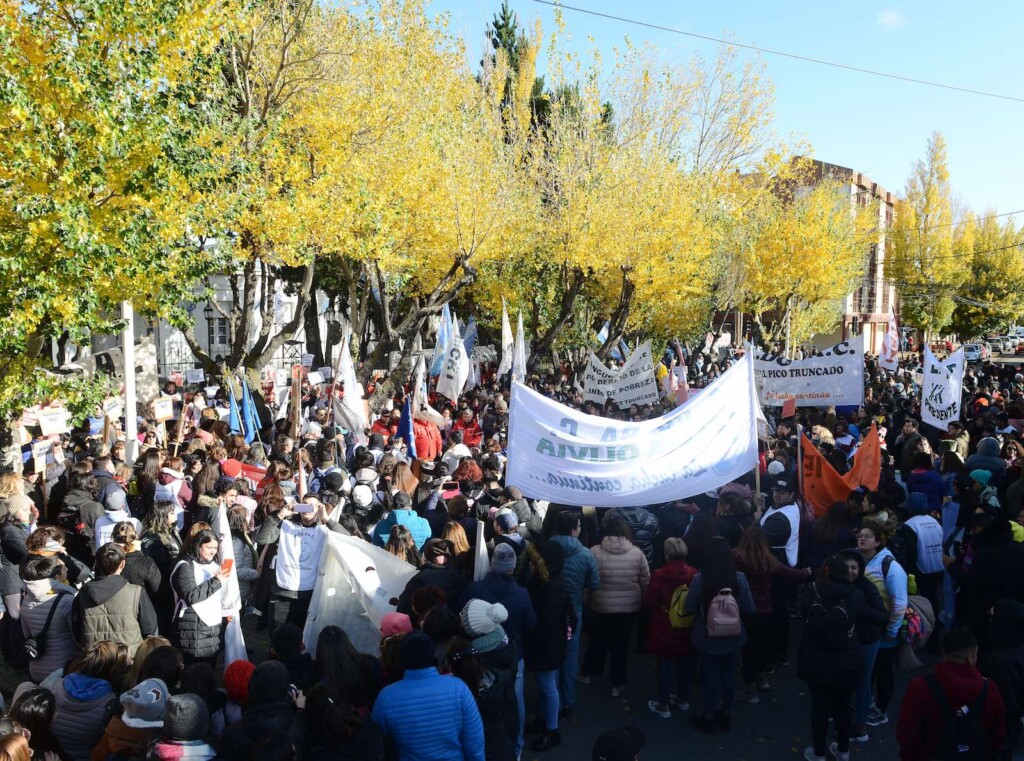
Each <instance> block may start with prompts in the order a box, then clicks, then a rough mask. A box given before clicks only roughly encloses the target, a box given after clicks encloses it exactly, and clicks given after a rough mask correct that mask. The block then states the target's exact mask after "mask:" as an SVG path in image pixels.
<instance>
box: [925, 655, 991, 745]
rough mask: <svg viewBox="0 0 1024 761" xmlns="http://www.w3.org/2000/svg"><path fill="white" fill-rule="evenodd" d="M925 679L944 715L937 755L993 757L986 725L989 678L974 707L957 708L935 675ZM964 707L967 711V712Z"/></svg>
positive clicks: (982, 686) (972, 705)
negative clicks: (951, 703) (984, 721)
mask: <svg viewBox="0 0 1024 761" xmlns="http://www.w3.org/2000/svg"><path fill="white" fill-rule="evenodd" d="M925 682H926V683H927V685H928V690H929V691H930V692H931V694H932V699H933V700H934V701H935V702H936V703H937V704H938V706H939V712H940V713H941V714H942V716H943V721H942V728H941V729H940V731H939V732H940V733H939V743H938V745H937V746H936V749H935V758H938V759H942V761H967V759H988V758H990V757H991V754H990V753H989V744H988V737H986V735H985V726H984V724H983V719H984V718H985V702H986V701H987V700H988V679H985V680H984V681H983V682H982V685H981V692H979V693H978V697H976V698H975V699H974V702H973V703H971V705H970V706H961V707H960V708H957V709H956V710H954V709H953V708H952V706H950V704H949V698H948V697H946V691H945V690H944V689H942V684H940V683H939V680H938V679H936V678H935V676H934V675H929V676H927V677H925ZM964 708H966V709H967V713H964V712H963V711H964Z"/></svg>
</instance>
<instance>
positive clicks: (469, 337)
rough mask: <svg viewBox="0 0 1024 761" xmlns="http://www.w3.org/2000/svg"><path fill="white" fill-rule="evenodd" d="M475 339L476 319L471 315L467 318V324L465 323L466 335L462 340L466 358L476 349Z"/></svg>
mask: <svg viewBox="0 0 1024 761" xmlns="http://www.w3.org/2000/svg"><path fill="white" fill-rule="evenodd" d="M476 338H477V327H476V318H475V317H473V316H472V315H470V316H469V322H467V323H466V335H465V336H463V338H462V345H463V346H464V347H465V348H466V356H467V357H472V356H473V349H475V348H476Z"/></svg>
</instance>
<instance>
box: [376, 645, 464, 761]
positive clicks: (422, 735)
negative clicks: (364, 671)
mask: <svg viewBox="0 0 1024 761" xmlns="http://www.w3.org/2000/svg"><path fill="white" fill-rule="evenodd" d="M399 657H400V659H401V663H402V667H403V668H404V669H405V675H404V676H403V677H402V680H401V681H399V682H395V683H394V684H391V685H388V686H387V687H385V688H384V689H383V690H381V692H380V695H378V696H377V702H376V703H375V704H374V706H373V714H372V715H371V718H372V720H373V723H374V724H376V725H377V726H378V727H380V730H381V731H382V732H383V733H384V734H385V735H386V736H388V737H389V738H391V740H392V742H394V744H395V747H396V748H397V750H398V758H399V761H425V760H426V759H430V761H484V727H483V722H481V720H480V711H479V710H478V709H477V707H476V701H475V700H474V698H473V694H472V693H471V692H470V691H469V688H468V687H467V686H466V683H465V682H463V681H462V680H461V679H455V678H452V677H450V676H442V675H441V674H440V673H439V672H438V670H437V664H436V661H435V660H434V641H433V640H432V639H431V638H430V637H428V636H427V635H426V634H423V633H422V632H413V633H412V634H409V635H408V636H406V638H405V639H404V640H402V644H401V646H400V649H399ZM428 707H429V708H428Z"/></svg>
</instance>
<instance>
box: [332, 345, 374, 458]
mask: <svg viewBox="0 0 1024 761" xmlns="http://www.w3.org/2000/svg"><path fill="white" fill-rule="evenodd" d="M351 335H352V331H351V329H349V328H346V329H345V332H344V334H343V335H342V338H341V354H340V357H339V359H338V377H337V378H336V379H335V383H338V382H340V383H341V387H342V389H343V390H344V392H345V395H344V397H343V398H342V399H341V400H340V401H339V400H337V399H335V400H332V401H333V403H334V404H333V406H334V417H335V422H337V423H339V424H340V425H342V426H343V427H344V428H347V429H348V430H350V431H352V432H353V433H354V434H355V435H356V437H357V438H358V437H362V436H363V431H365V430H366V429H367V428H369V421H368V420H367V417H366V405H365V404H364V403H363V387H362V385H361V384H360V383H359V381H358V380H356V368H355V365H354V364H352V352H351V351H350V350H349V340H350V338H351Z"/></svg>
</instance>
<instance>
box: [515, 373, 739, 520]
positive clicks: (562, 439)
mask: <svg viewBox="0 0 1024 761" xmlns="http://www.w3.org/2000/svg"><path fill="white" fill-rule="evenodd" d="M755 465H757V398H756V395H755V391H754V373H753V361H752V359H751V358H750V355H749V354H748V355H747V357H746V358H744V359H742V360H741V361H739V362H737V363H736V364H735V365H733V366H732V367H731V368H729V370H727V371H726V372H725V373H724V374H723V375H722V376H721V377H720V378H719V379H718V380H717V381H716V382H715V383H713V384H711V385H710V386H708V387H707V388H706V389H704V391H703V392H702V393H701V394H700V396H699V397H697V398H696V399H694V400H693V401H691V402H690V403H689V404H686V405H685V406H683V407H677V408H676V409H675V410H673V411H672V412H669V413H668V414H667V415H664V416H662V417H659V418H655V419H653V420H646V421H643V422H640V423H627V422H622V421H617V420H610V419H607V418H602V417H596V416H593V415H585V414H583V413H581V412H579V411H577V410H574V409H572V408H570V407H566V406H565V405H562V404H559V403H558V402H555V401H552V400H551V399H547V398H545V397H544V396H541V395H540V394H538V393H536V392H535V391H531V390H530V389H529V388H527V387H526V386H523V385H522V384H519V383H517V384H514V385H513V387H512V405H511V408H510V420H509V431H508V465H507V466H506V467H507V470H506V483H507V484H508V485H509V486H518V487H519V488H520V489H522V491H523V494H525V495H526V496H528V497H534V498H537V499H545V500H549V501H551V502H557V503H561V504H567V505H594V506H596V507H628V506H633V505H652V504H658V503H661V502H669V501H672V500H676V499H684V498H686V497H692V496H693V495H695V494H702V493H704V492H706V491H710V490H711V489H716V488H718V487H719V486H722V485H723V484H727V483H729V482H730V481H732V480H734V479H736V478H739V477H740V476H742V475H743V474H744V473H748V472H750V471H751V470H752V469H753V468H754V466H755Z"/></svg>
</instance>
